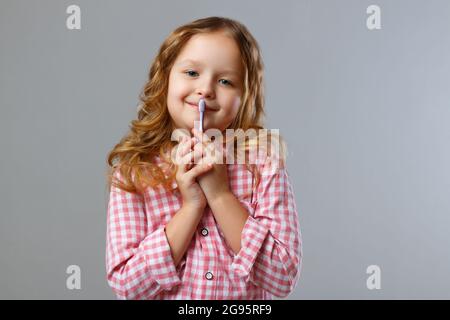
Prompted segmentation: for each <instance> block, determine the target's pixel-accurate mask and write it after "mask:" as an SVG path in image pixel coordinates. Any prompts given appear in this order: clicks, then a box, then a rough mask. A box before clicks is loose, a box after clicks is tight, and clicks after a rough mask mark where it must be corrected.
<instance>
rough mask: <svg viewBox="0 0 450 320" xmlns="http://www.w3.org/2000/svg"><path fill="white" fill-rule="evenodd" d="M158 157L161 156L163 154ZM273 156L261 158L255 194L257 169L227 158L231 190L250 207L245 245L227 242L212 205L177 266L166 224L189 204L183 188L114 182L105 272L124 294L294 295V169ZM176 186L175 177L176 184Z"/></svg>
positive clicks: (298, 249)
mask: <svg viewBox="0 0 450 320" xmlns="http://www.w3.org/2000/svg"><path fill="white" fill-rule="evenodd" d="M156 162H157V163H161V161H160V159H159V158H156ZM267 163H268V162H267V161H265V163H263V164H260V165H259V166H260V169H261V170H262V172H263V174H262V176H261V182H260V185H259V187H258V190H257V192H256V193H255V194H252V192H251V190H252V183H254V181H253V179H252V174H251V173H250V172H249V171H247V170H246V168H245V166H244V165H242V164H229V165H227V167H228V177H229V185H230V190H231V191H232V192H233V194H234V195H235V196H236V198H237V199H238V200H239V201H240V203H241V204H242V205H243V206H244V208H246V209H247V211H248V213H249V217H248V219H247V221H246V224H245V226H244V229H243V231H242V237H241V250H240V251H239V253H238V254H237V255H236V254H234V252H233V251H232V250H231V248H230V247H229V246H228V244H227V242H226V240H225V238H224V235H223V233H222V231H221V230H220V227H219V226H218V224H216V221H215V219H214V216H213V213H212V211H211V209H210V208H209V206H207V207H206V208H205V211H204V214H203V216H202V219H201V221H200V223H199V225H198V227H197V231H196V232H195V233H194V236H193V238H192V241H191V243H190V245H189V247H188V249H187V251H186V254H185V255H184V257H183V258H182V260H181V262H180V263H179V265H178V266H175V264H174V261H173V258H172V255H171V251H170V246H169V243H168V241H167V237H166V235H165V225H166V224H167V223H168V222H169V221H170V219H171V217H172V216H173V215H175V213H176V212H177V211H178V210H179V209H180V207H181V205H182V201H181V195H180V193H179V191H178V190H174V192H168V191H166V190H164V189H163V188H162V187H158V188H148V189H147V190H146V192H145V193H144V194H142V195H135V194H131V193H128V192H125V191H123V190H120V189H118V188H114V187H112V188H111V192H110V198H109V203H108V213H107V235H106V272H107V281H108V283H109V285H110V286H111V288H112V289H113V291H114V292H115V294H116V295H117V298H118V299H156V300H159V299H183V300H205V299H207V300H220V299H235V300H238V299H248V300H250V299H258V300H266V299H272V298H273V295H275V296H277V297H286V296H288V295H289V294H290V293H291V292H292V290H293V289H294V287H295V286H296V284H297V282H298V279H299V276H300V271H301V264H302V241H301V233H300V225H299V222H298V213H297V208H296V204H295V200H294V195H293V189H292V185H291V183H290V181H289V177H288V172H287V169H286V168H280V169H278V170H273V169H272V168H270V166H269V165H268V164H267ZM115 175H116V177H118V178H119V179H120V175H118V174H117V173H115ZM176 186H177V185H176V182H174V183H173V185H172V187H173V188H174V189H175V188H176ZM203 228H206V229H207V231H208V232H207V234H206V235H204V234H203V235H202V229H203ZM203 232H204V233H206V232H205V231H203ZM211 275H212V277H211Z"/></svg>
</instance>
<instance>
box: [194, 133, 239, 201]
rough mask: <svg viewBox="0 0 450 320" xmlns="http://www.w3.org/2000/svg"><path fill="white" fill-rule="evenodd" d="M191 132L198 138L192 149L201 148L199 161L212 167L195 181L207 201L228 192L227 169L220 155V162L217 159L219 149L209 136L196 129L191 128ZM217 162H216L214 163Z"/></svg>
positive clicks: (219, 152)
mask: <svg viewBox="0 0 450 320" xmlns="http://www.w3.org/2000/svg"><path fill="white" fill-rule="evenodd" d="M192 133H193V134H194V136H195V137H196V138H197V139H198V140H197V143H196V144H195V145H194V147H193V149H194V150H196V148H203V149H204V152H203V158H202V160H201V162H208V163H212V164H213V167H212V168H211V169H210V170H209V171H208V172H205V173H204V174H202V175H200V176H198V177H197V181H198V183H199V185H200V187H201V188H202V190H203V193H204V194H205V196H206V198H207V200H208V202H210V201H212V200H214V199H216V198H218V197H221V196H222V195H224V194H227V193H230V187H229V183H228V169H227V164H226V163H225V161H224V159H223V157H222V163H220V161H217V158H218V157H216V156H217V155H221V154H222V153H221V151H220V150H219V149H218V148H217V147H216V144H215V143H214V142H213V141H211V140H210V139H209V137H208V136H207V135H206V134H204V133H202V132H199V131H198V130H196V129H195V128H193V129H192ZM216 162H217V163H216Z"/></svg>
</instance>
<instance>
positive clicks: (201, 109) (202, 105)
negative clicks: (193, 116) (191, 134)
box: [198, 99, 205, 132]
mask: <svg viewBox="0 0 450 320" xmlns="http://www.w3.org/2000/svg"><path fill="white" fill-rule="evenodd" d="M198 111H199V112H200V124H199V128H198V130H199V131H200V132H203V116H204V115H205V100H204V99H200V101H199V102H198Z"/></svg>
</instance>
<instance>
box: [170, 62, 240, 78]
mask: <svg viewBox="0 0 450 320" xmlns="http://www.w3.org/2000/svg"><path fill="white" fill-rule="evenodd" d="M186 64H193V65H198V66H203V63H202V62H201V61H197V60H192V59H185V60H182V61H180V62H178V63H177V65H178V66H181V65H186ZM221 73H223V74H234V75H236V76H239V72H237V71H235V70H232V69H227V70H223V71H222V72H221Z"/></svg>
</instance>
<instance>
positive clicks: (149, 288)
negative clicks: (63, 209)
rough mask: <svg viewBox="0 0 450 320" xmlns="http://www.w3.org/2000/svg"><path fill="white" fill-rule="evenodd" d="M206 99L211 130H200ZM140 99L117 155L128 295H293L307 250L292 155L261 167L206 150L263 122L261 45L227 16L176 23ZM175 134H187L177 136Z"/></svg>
mask: <svg viewBox="0 0 450 320" xmlns="http://www.w3.org/2000/svg"><path fill="white" fill-rule="evenodd" d="M200 99H203V100H204V101H205V103H206V110H205V115H204V122H203V123H204V131H203V132H199V131H200V130H195V128H194V126H195V124H196V123H197V121H198V120H199V111H198V104H199V101H200ZM140 100H141V101H142V105H141V107H140V109H139V111H138V119H136V120H133V121H132V122H131V130H130V132H129V133H128V134H127V135H126V136H125V137H124V138H123V139H122V140H121V141H120V142H119V143H118V144H117V145H116V146H115V147H114V148H113V150H112V151H111V152H110V153H109V155H108V164H109V166H110V170H109V173H108V177H109V180H108V182H109V183H108V185H109V187H110V189H109V193H110V198H109V204H108V215H107V237H106V271H107V281H108V283H109V285H110V286H111V288H112V289H113V291H114V292H115V293H116V295H117V297H118V298H120V299H260V300H261V299H272V298H273V295H275V296H277V297H286V296H287V295H288V294H289V293H291V292H292V290H293V289H294V287H295V286H296V284H297V281H298V279H299V275H300V270H301V261H302V260H301V257H302V246H301V234H300V226H299V223H298V213H297V209H296V204H295V201H294V195H293V189H292V186H291V184H290V181H289V178H288V172H287V169H286V167H285V165H284V161H283V159H284V148H281V157H278V156H277V155H276V154H275V152H271V153H270V152H268V149H264V148H260V149H258V152H257V153H256V157H253V158H252V159H254V160H257V161H254V163H252V164H249V163H244V164H236V163H234V162H233V163H229V161H228V156H229V152H225V158H226V162H225V163H222V162H221V161H217V160H218V159H219V158H217V157H216V158H212V157H211V156H208V155H207V154H206V152H205V150H211V149H207V148H208V147H211V146H214V149H213V150H218V148H217V146H221V145H222V146H223V145H224V142H225V145H226V146H229V144H228V143H227V142H230V139H229V138H228V136H227V138H224V139H223V138H219V139H215V140H214V144H213V142H212V140H213V136H212V135H211V134H208V133H207V132H208V131H209V130H213V129H214V130H216V131H214V132H219V133H224V132H225V131H227V132H228V129H235V130H237V129H242V130H243V132H250V131H251V130H260V131H261V129H263V127H262V125H261V121H262V116H263V114H264V110H263V104H264V97H263V63H262V60H261V54H260V50H259V46H258V44H257V42H256V40H255V39H254V38H253V36H252V35H251V34H250V33H249V31H248V30H247V28H246V27H245V26H243V25H242V24H241V23H239V22H237V21H234V20H231V19H227V18H221V17H210V18H205V19H199V20H196V21H193V22H192V23H189V24H187V25H184V26H181V27H179V28H177V29H176V30H175V31H174V32H172V34H170V35H169V37H168V38H167V39H166V40H165V41H164V43H163V44H162V46H161V48H160V50H159V53H158V55H157V56H156V58H155V60H154V61H153V64H152V66H151V69H150V74H149V81H148V83H147V84H146V85H145V87H144V89H143V92H142V94H141V96H140ZM180 130H181V131H180ZM205 131H206V132H205ZM174 132H178V133H180V132H181V133H182V134H179V135H178V136H176V135H175V136H176V139H174ZM190 133H192V134H193V135H194V137H192V138H191V135H190ZM274 136H275V135H273V136H272V135H271V136H270V139H269V145H270V146H271V148H270V150H272V146H273V145H274V144H273V139H272V138H273V137H274ZM214 138H215V136H214ZM235 138H236V137H232V139H233V143H232V145H233V146H235V145H236V140H235ZM258 139H259V137H258ZM174 140H176V141H174ZM245 141H246V142H251V141H253V142H254V141H255V139H254V137H253V138H251V137H250V138H249V137H246V140H245ZM257 141H259V140H257ZM248 145H252V144H251V143H248V144H247V143H246V147H245V148H244V151H245V152H246V153H245V154H246V155H247V154H248V151H249V149H248V147H247V146H248ZM252 150H254V149H252ZM174 151H176V154H177V156H178V157H177V159H178V160H180V159H181V160H183V161H175V160H174V157H173V155H174ZM234 151H236V150H235V149H234ZM252 154H254V153H252ZM196 159H197V160H199V161H194V163H192V162H193V161H192V160H196ZM280 159H281V160H280ZM208 163H209V164H208ZM274 169H275V170H274Z"/></svg>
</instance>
